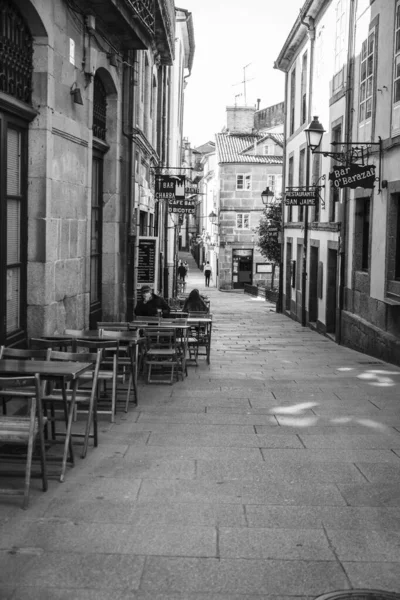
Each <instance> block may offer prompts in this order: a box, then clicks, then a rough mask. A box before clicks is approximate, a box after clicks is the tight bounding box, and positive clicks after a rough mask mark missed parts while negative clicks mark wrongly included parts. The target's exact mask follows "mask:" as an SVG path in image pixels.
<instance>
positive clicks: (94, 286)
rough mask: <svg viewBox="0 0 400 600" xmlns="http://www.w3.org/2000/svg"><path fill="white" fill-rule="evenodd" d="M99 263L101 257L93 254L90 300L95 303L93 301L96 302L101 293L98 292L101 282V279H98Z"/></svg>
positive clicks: (91, 260)
mask: <svg viewBox="0 0 400 600" xmlns="http://www.w3.org/2000/svg"><path fill="white" fill-rule="evenodd" d="M98 265H99V259H98V257H97V256H92V257H91V259H90V302H91V303H92V304H93V302H96V301H97V300H99V293H98V284H99V279H98V271H99V269H98Z"/></svg>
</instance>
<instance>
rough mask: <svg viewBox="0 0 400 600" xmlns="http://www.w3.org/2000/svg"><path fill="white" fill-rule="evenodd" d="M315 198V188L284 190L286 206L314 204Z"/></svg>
mask: <svg viewBox="0 0 400 600" xmlns="http://www.w3.org/2000/svg"><path fill="white" fill-rule="evenodd" d="M316 198H317V189H315V188H311V189H309V190H305V189H298V190H294V189H290V188H287V189H286V192H285V204H286V206H315V204H316Z"/></svg>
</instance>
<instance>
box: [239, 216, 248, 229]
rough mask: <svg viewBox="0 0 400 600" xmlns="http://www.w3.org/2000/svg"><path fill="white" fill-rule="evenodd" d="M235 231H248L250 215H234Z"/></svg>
mask: <svg viewBox="0 0 400 600" xmlns="http://www.w3.org/2000/svg"><path fill="white" fill-rule="evenodd" d="M236 229H250V213H237V214H236Z"/></svg>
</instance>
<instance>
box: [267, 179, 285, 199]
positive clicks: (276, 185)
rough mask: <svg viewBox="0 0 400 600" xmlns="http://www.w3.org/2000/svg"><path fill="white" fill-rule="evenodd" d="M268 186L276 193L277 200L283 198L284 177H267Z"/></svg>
mask: <svg viewBox="0 0 400 600" xmlns="http://www.w3.org/2000/svg"><path fill="white" fill-rule="evenodd" d="M267 186H268V187H269V189H270V190H271V191H273V192H274V194H275V197H276V198H280V197H281V196H282V175H267Z"/></svg>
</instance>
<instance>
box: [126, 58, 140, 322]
mask: <svg viewBox="0 0 400 600" xmlns="http://www.w3.org/2000/svg"><path fill="white" fill-rule="evenodd" d="M135 58H136V56H135V51H134V50H128V52H127V53H126V55H125V57H124V60H123V67H124V76H123V93H122V98H123V103H124V104H123V109H124V114H123V121H122V134H123V135H124V136H125V137H126V139H127V142H128V161H127V174H126V179H127V219H126V223H127V229H126V246H125V247H126V257H127V267H126V318H127V320H128V321H131V320H132V319H133V311H134V307H135V304H136V288H137V268H135V265H136V263H137V261H138V242H139V238H138V236H137V231H136V223H137V218H136V212H137V209H136V207H135V182H134V173H135V169H134V158H135V151H134V150H135V144H134V141H133V118H134V72H133V64H134V61H135Z"/></svg>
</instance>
